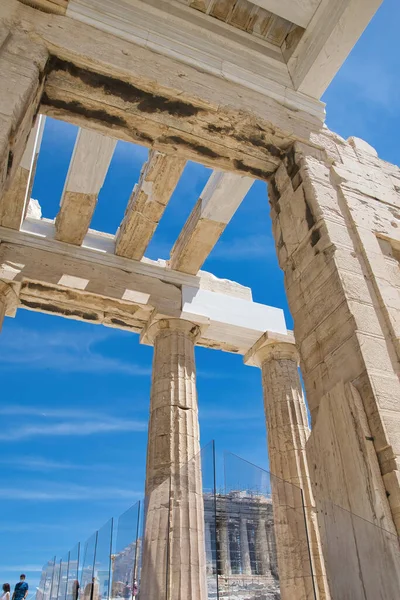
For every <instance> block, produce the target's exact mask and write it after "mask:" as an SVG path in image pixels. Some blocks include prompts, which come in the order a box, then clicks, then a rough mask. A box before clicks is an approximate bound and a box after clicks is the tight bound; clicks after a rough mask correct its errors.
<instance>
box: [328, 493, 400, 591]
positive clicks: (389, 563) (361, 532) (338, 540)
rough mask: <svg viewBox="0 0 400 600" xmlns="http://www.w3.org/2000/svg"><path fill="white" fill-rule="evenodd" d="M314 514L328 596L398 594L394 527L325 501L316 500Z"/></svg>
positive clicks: (399, 559)
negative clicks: (380, 524)
mask: <svg viewBox="0 0 400 600" xmlns="http://www.w3.org/2000/svg"><path fill="white" fill-rule="evenodd" d="M317 516H318V523H319V530H320V536H321V544H322V550H323V555H324V558H325V568H326V573H327V578H328V583H329V588H330V593H331V598H332V600H365V599H367V600H377V599H378V598H393V599H395V598H399V590H400V544H399V538H398V536H397V535H396V533H395V531H394V530H393V531H388V530H386V529H383V528H382V527H381V526H378V524H374V523H372V522H370V521H368V520H366V519H363V518H361V517H359V516H356V515H355V514H353V513H351V512H349V511H347V510H345V509H344V508H340V507H339V506H336V505H335V504H333V503H331V502H329V501H317ZM389 526H390V525H389Z"/></svg>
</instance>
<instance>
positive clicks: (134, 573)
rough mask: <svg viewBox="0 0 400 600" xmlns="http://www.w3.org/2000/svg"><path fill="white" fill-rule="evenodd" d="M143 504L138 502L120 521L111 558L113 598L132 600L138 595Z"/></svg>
mask: <svg viewBox="0 0 400 600" xmlns="http://www.w3.org/2000/svg"><path fill="white" fill-rule="evenodd" d="M141 504H142V503H141V502H137V503H136V504H134V505H133V506H131V507H130V508H129V509H128V510H127V511H126V512H124V513H123V514H122V515H121V516H120V517H119V519H118V525H117V530H116V540H115V549H114V552H113V554H112V557H111V558H112V593H111V597H112V598H124V599H125V600H131V599H132V598H134V597H135V596H136V595H137V588H138V583H137V582H138V563H139V554H140V540H139V527H140V517H141Z"/></svg>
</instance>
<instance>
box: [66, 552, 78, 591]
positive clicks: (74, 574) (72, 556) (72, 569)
mask: <svg viewBox="0 0 400 600" xmlns="http://www.w3.org/2000/svg"><path fill="white" fill-rule="evenodd" d="M80 548H81V545H80V544H77V545H76V546H74V547H73V548H72V550H70V552H69V563H68V577H67V589H66V600H78V597H79V555H80Z"/></svg>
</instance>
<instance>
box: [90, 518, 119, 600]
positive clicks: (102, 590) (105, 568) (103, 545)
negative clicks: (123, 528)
mask: <svg viewBox="0 0 400 600" xmlns="http://www.w3.org/2000/svg"><path fill="white" fill-rule="evenodd" d="M113 525H114V520H113V519H110V520H109V521H107V523H105V524H104V525H103V527H101V528H100V529H99V531H98V532H97V546H96V558H95V563H94V572H93V583H94V592H93V598H92V599H91V600H108V599H109V597H110V576H111V550H112V536H113Z"/></svg>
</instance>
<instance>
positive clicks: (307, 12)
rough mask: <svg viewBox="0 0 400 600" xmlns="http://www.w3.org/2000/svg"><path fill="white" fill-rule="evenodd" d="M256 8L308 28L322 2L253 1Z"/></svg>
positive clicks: (292, 0) (315, 0) (305, 0)
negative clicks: (258, 7) (259, 7)
mask: <svg viewBox="0 0 400 600" xmlns="http://www.w3.org/2000/svg"><path fill="white" fill-rule="evenodd" d="M251 1H252V3H253V4H255V5H256V6H261V8H264V9H265V10H268V11H269V12H272V13H273V14H274V15H278V17H282V18H283V19H286V20H287V21H290V22H291V23H294V24H295V25H300V27H304V28H306V27H307V25H308V24H309V22H310V21H311V18H312V16H313V14H314V13H315V11H316V9H317V8H318V4H319V2H320V0H251Z"/></svg>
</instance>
